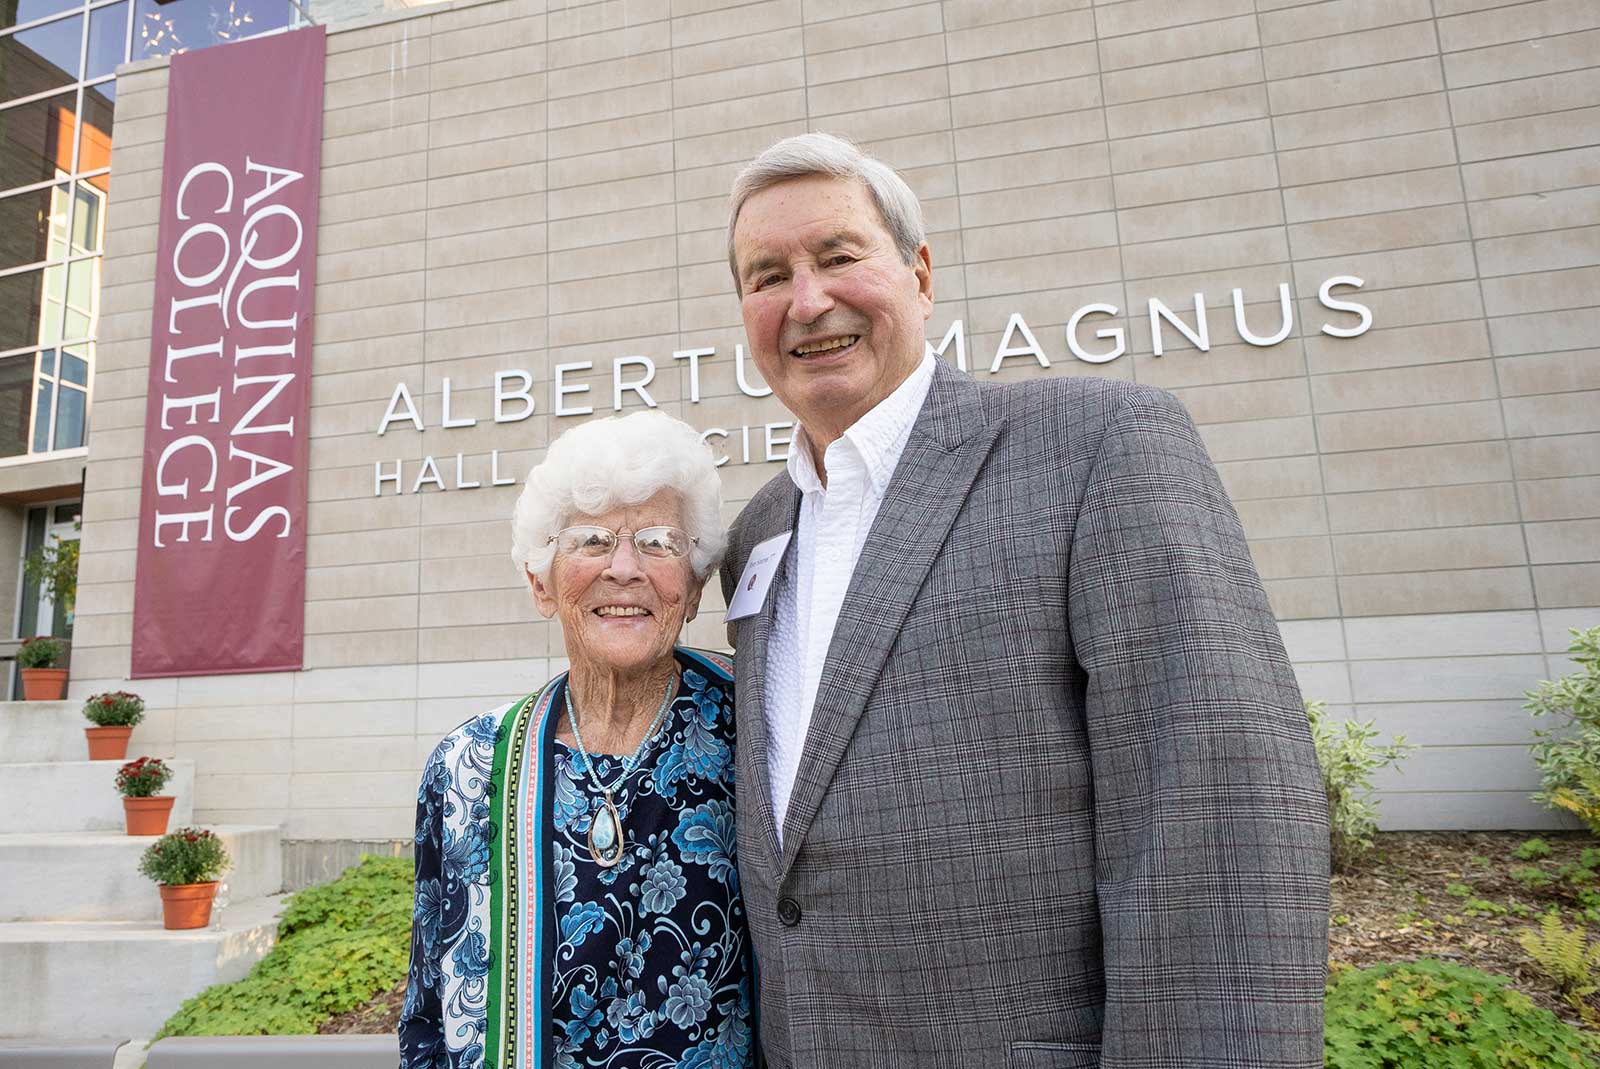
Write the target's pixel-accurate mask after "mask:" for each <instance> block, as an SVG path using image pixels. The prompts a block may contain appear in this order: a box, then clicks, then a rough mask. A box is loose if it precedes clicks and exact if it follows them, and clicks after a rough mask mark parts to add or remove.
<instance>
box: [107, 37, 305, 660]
mask: <svg viewBox="0 0 1600 1069" xmlns="http://www.w3.org/2000/svg"><path fill="white" fill-rule="evenodd" d="M326 45H327V36H326V34H325V32H324V30H323V28H322V27H320V26H314V27H311V28H309V29H304V30H296V31H294V32H292V33H284V34H277V35H275V36H271V37H262V38H259V39H257V40H253V41H242V42H240V43H238V44H230V45H222V46H220V47H213V48H208V49H204V50H202V51H199V52H192V53H188V54H186V55H181V56H177V57H175V58H174V59H173V61H172V75H171V82H170V85H169V87H168V90H167V140H166V154H165V157H164V163H163V165H162V173H161V222H160V227H159V230H158V237H157V248H156V286H155V311H154V315H153V322H152V324H151V331H150V393H149V399H148V402H147V404H146V406H145V430H144V476H143V483H142V489H141V494H140V503H139V549H138V572H137V577H136V579H135V583H134V605H133V676H134V678H146V677H150V676H184V675H212V674H220V673H227V672H275V671H292V670H295V669H298V668H300V667H301V666H302V663H303V662H302V651H303V646H304V641H305V585H306V485H307V472H306V465H307V460H308V455H309V450H308V448H307V433H308V432H309V430H310V428H309V426H308V425H307V424H308V419H309V417H308V414H307V409H308V407H309V398H310V386H311V311H312V296H313V293H314V290H315V283H316V232H317V186H318V171H319V168H320V165H321V159H322V89H323V65H324V59H325V54H326Z"/></svg>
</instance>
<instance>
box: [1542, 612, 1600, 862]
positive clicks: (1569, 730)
mask: <svg viewBox="0 0 1600 1069" xmlns="http://www.w3.org/2000/svg"><path fill="white" fill-rule="evenodd" d="M1568 652H1569V653H1570V654H1571V655H1572V659H1573V660H1574V661H1575V662H1577V665H1578V670H1577V671H1576V672H1573V673H1571V674H1570V675H1566V676H1563V677H1561V678H1560V679H1558V680H1555V681H1553V682H1552V681H1551V680H1548V679H1547V680H1544V681H1543V682H1541V683H1540V684H1539V685H1538V686H1537V687H1536V688H1534V689H1533V690H1530V691H1528V702H1527V704H1526V705H1524V706H1523V708H1524V709H1527V710H1529V711H1530V712H1532V713H1533V715H1534V716H1551V717H1554V718H1555V719H1556V720H1557V721H1558V723H1557V724H1556V726H1555V727H1554V728H1552V729H1550V730H1540V731H1535V732H1534V735H1535V736H1536V738H1537V739H1538V741H1537V742H1535V743H1534V744H1533V748H1532V749H1533V763H1534V764H1536V765H1538V766H1539V779H1540V785H1539V790H1538V792H1537V793H1535V794H1534V796H1533V800H1534V801H1536V802H1538V803H1540V804H1541V805H1544V806H1546V807H1547V808H1550V809H1564V810H1566V811H1567V812H1569V813H1575V814H1577V816H1578V818H1579V819H1581V820H1582V821H1583V822H1584V824H1586V825H1587V826H1588V828H1589V830H1590V831H1591V832H1594V833H1595V834H1596V835H1600V627H1591V628H1589V629H1588V630H1586V631H1579V630H1577V629H1576V628H1574V629H1573V631H1572V646H1571V648H1570V649H1569V650H1568Z"/></svg>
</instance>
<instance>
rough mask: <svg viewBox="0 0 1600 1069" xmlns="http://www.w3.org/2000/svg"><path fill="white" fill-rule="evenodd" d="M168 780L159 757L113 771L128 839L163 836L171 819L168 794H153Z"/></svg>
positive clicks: (167, 770) (168, 776) (134, 762)
mask: <svg viewBox="0 0 1600 1069" xmlns="http://www.w3.org/2000/svg"><path fill="white" fill-rule="evenodd" d="M171 778H172V769H171V768H169V767H168V766H167V763H166V762H165V761H163V760H161V758H159V757H141V758H139V759H138V760H135V761H129V762H128V763H127V764H125V765H123V766H122V767H121V768H119V769H117V793H119V794H121V795H122V814H123V817H124V818H125V819H126V820H127V824H128V834H129V835H164V834H166V831H167V819H168V818H169V817H170V816H171V815H172V803H173V802H174V801H176V800H177V799H176V798H174V797H173V796H172V795H170V794H157V793H156V792H157V791H159V790H160V789H161V788H163V787H165V786H166V785H167V781H168V780H169V779H171Z"/></svg>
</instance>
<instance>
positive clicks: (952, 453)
mask: <svg viewBox="0 0 1600 1069" xmlns="http://www.w3.org/2000/svg"><path fill="white" fill-rule="evenodd" d="M999 431H1000V424H999V423H998V422H996V423H993V424H990V423H987V422H985V419H984V413H983V409H982V404H981V402H980V400H979V397H978V386H977V384H976V383H974V382H973V381H972V380H971V379H970V378H968V377H967V376H966V375H963V374H961V373H960V372H958V371H955V370H953V369H951V368H950V367H949V366H948V365H946V364H944V363H942V362H941V363H940V364H938V365H937V366H936V368H935V370H934V378H933V384H932V386H931V387H930V388H929V390H928V397H927V400H926V401H924V402H923V405H922V412H921V413H920V414H919V415H918V417H917V422H916V423H915V425H914V426H913V427H912V430H911V436H910V437H909V438H908V439H907V441H906V448H905V452H904V453H902V454H901V456H900V463H899V464H898V465H897V466H896V467H895V470H894V475H893V476H892V477H891V478H890V480H889V486H888V489H887V491H886V492H885V494H884V498H883V504H882V505H881V506H880V508H879V509H878V516H877V519H876V520H875V521H874V522H873V524H872V530H871V533H870V534H869V535H868V536H867V541H866V544H865V545H864V546H863V547H862V550H861V557H860V560H859V561H857V563H856V569H855V573H854V574H853V575H852V576H851V577H850V586H849V589H848V590H847V591H846V592H845V597H844V603H843V604H842V605H841V606H840V609H839V622H838V625H837V626H836V627H835V628H834V632H833V641H832V642H831V643H830V644H829V646H828V657H827V660H826V661H825V662H824V663H823V669H822V682H821V685H820V686H819V687H818V689H817V703H816V706H815V707H814V708H813V710H812V712H811V723H810V726H809V728H808V729H807V732H806V742H805V748H804V750H803V751H802V753H801V756H800V767H799V770H798V772H797V774H796V776H795V784H794V793H793V794H792V795H791V796H790V799H789V810H788V813H787V815H786V816H785V818H784V824H783V852H782V864H781V866H780V868H779V870H778V872H779V879H780V880H781V879H782V878H783V874H784V873H787V872H788V870H789V866H790V865H791V864H793V863H794V858H795V855H796V854H797V853H798V852H799V850H800V844H801V842H802V841H803V840H804V839H805V835H806V831H807V830H808V829H809V828H810V826H811V821H812V820H813V819H814V818H815V817H816V815H817V810H818V808H819V807H820V806H821V804H822V797H823V795H824V794H825V793H826V791H827V788H828V784H829V783H830V782H831V781H832V780H833V775H834V772H835V770H836V769H837V768H838V766H839V761H840V760H841V759H842V758H843V756H844V752H845V749H846V747H848V746H849V744H850V737H851V736H852V735H853V734H855V728H856V722H857V721H858V720H860V719H861V713H862V711H863V710H864V709H865V708H866V705H867V699H868V698H869V697H870V696H871V693H872V688H873V686H874V684H875V683H876V681H877V678H878V675H879V674H880V673H881V672H882V670H883V666H884V663H885V662H886V661H887V660H888V657H889V650H890V649H891V648H892V647H893V646H894V643H895V639H896V638H897V637H898V635H899V633H900V627H901V625H902V624H903V623H904V622H905V618H906V616H907V614H908V613H909V612H910V611H911V604H912V602H913V601H915V600H916V596H917V592H918V591H919V590H920V589H921V587H922V584H923V581H924V580H925V579H926V578H927V575H928V571H929V569H931V568H932V567H933V562H934V559H935V558H936V557H937V556H938V555H939V550H940V548H941V546H942V545H943V544H944V540H945V536H946V535H947V534H948V533H949V531H950V525H951V524H952V523H954V522H955V518H956V515H957V513H959V512H960V511H961V507H962V505H963V504H964V503H965V501H966V496H967V490H968V489H969V488H970V487H971V486H972V481H973V479H975V478H976V477H977V474H978V469H979V468H980V467H981V466H982V464H983V461H984V458H985V457H987V456H988V455H989V450H990V448H991V447H992V446H993V444H994V439H995V436H996V435H997V434H998V433H999ZM762 650H763V653H762V655H761V657H758V658H755V659H756V660H757V661H758V662H759V661H761V660H764V658H765V644H764V643H763V646H762ZM742 726H743V725H741V727H742ZM763 763H764V761H763ZM767 805H768V808H769V809H770V801H768V802H767Z"/></svg>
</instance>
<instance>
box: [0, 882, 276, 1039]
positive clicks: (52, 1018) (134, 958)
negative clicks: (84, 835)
mask: <svg viewBox="0 0 1600 1069" xmlns="http://www.w3.org/2000/svg"><path fill="white" fill-rule="evenodd" d="M282 906H283V899H282V898H267V899H256V900H255V901H253V902H245V903H240V904H237V905H232V906H230V907H229V908H228V909H227V910H225V911H224V912H223V914H222V925H223V930H222V931H213V930H211V929H198V930H196V931H192V932H167V931H163V930H162V929H161V928H160V927H159V926H158V925H151V924H148V923H120V924H118V923H108V924H84V923H30V924H0V1038H8V1039H9V1038H17V1037H21V1036H41V1035H43V1036H50V1035H54V1036H81V1037H83V1038H86V1039H87V1038H98V1037H101V1036H130V1035H139V1036H147V1035H151V1034H153V1033H154V1032H155V1030H156V1029H158V1028H159V1027H160V1026H161V1023H162V1022H163V1021H165V1020H166V1019H167V1018H168V1017H170V1016H171V1015H172V1012H173V1011H174V1010H176V1009H177V1008H178V1007H179V1006H180V1005H181V1004H182V1003H183V1000H184V999H186V998H189V997H191V996H193V995H196V994H198V993H199V992H200V991H202V990H204V989H205V988H207V987H210V986H211V985H212V984H218V983H225V982H227V981H230V980H237V979H240V978H241V977H243V976H244V975H245V974H246V973H248V972H249V971H250V969H251V967H252V966H254V965H255V963H256V962H257V961H259V960H261V957H262V955H264V954H265V953H266V952H267V951H268V950H269V949H270V948H271V946H272V943H273V942H274V941H275V940H276V938H277V919H276V918H277V914H278V912H279V911H280V910H281V909H282Z"/></svg>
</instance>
